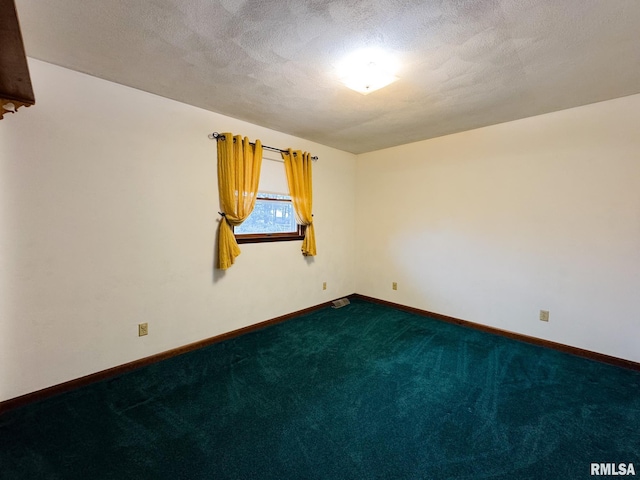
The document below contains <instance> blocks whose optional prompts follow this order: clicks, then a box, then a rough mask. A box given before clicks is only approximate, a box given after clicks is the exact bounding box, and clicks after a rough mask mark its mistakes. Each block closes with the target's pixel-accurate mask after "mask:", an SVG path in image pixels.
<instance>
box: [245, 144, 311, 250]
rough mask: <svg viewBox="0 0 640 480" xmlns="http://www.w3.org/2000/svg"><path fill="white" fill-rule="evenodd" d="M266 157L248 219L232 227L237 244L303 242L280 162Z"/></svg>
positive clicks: (302, 230) (301, 227)
mask: <svg viewBox="0 0 640 480" xmlns="http://www.w3.org/2000/svg"><path fill="white" fill-rule="evenodd" d="M264 154H265V156H264V158H263V162H262V169H261V172H260V185H259V187H258V190H259V193H258V197H257V200H256V205H255V207H254V209H253V212H251V215H249V217H248V218H247V219H246V220H245V221H244V222H242V225H240V226H238V227H235V228H234V229H233V232H234V233H235V235H236V240H237V242H238V243H258V242H280V241H287V240H302V239H304V229H305V227H304V226H302V225H298V224H297V223H296V216H295V212H294V211H293V203H292V202H291V197H290V196H289V187H288V185H287V175H286V173H285V170H284V163H282V160H280V159H276V158H269V157H267V156H266V155H268V154H269V152H264Z"/></svg>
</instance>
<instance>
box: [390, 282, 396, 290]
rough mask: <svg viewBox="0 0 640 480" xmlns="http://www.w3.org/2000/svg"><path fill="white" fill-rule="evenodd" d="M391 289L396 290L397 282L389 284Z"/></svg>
mask: <svg viewBox="0 0 640 480" xmlns="http://www.w3.org/2000/svg"><path fill="white" fill-rule="evenodd" d="M391 288H393V289H394V290H397V289H398V282H393V283H392V284H391Z"/></svg>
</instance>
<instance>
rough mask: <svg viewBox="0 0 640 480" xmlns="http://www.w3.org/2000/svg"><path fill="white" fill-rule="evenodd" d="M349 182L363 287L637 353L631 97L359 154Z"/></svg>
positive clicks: (636, 113) (638, 137)
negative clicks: (545, 314) (544, 315)
mask: <svg viewBox="0 0 640 480" xmlns="http://www.w3.org/2000/svg"><path fill="white" fill-rule="evenodd" d="M356 191H357V207H356V212H357V224H356V225H357V244H358V247H359V249H358V254H357V255H358V256H357V287H356V290H357V291H358V292H359V293H362V294H364V295H370V296H373V297H378V298H382V299H386V300H389V301H393V302H398V303H401V304H405V305H409V306H413V307H418V308H422V309H426V310H429V311H434V312H439V313H443V314H446V315H450V316H453V317H458V318H462V319H465V320H470V321H473V322H478V323H482V324H486V325H490V326H494V327H498V328H502V329H506V330H511V331H514V332H518V333H522V334H526V335H533V336H535V337H540V338H544V339H549V340H553V341H556V342H560V343H564V344H568V345H573V346H576V347H580V348H586V349H589V350H593V351H596V352H601V353H605V354H610V355H614V356H618V357H622V358H626V359H630V360H634V361H640V348H638V339H640V294H639V293H638V292H640V95H635V96H631V97H626V98H620V99H617V100H613V101H608V102H603V103H598V104H593V105H588V106H584V107H580V108H575V109H571V110H565V111H561V112H557V113H553V114H548V115H542V116H538V117H532V118H528V119H524V120H519V121H515V122H510V123H505V124H501V125H495V126H491V127H487V128H482V129H478V130H474V131H469V132H464V133H460V134H456V135H450V136H446V137H441V138H437V139H432V140H428V141H423V142H418V143H414V144H409V145H404V146H400V147H396V148H390V149H386V150H381V151H377V152H373V153H369V154H364V155H360V156H359V157H358V172H357V189H356ZM393 281H397V282H398V285H399V288H398V291H392V290H391V282H393ZM541 309H544V310H549V311H550V322H549V323H543V322H540V321H539V320H538V314H539V310H541Z"/></svg>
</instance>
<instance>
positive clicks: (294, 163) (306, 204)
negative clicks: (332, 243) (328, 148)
mask: <svg viewBox="0 0 640 480" xmlns="http://www.w3.org/2000/svg"><path fill="white" fill-rule="evenodd" d="M282 158H283V159H284V168H285V170H286V172H287V183H288V184H289V194H290V195H291V199H292V202H293V208H294V210H295V212H296V220H297V221H298V224H299V225H306V227H307V228H306V230H305V235H304V240H303V241H302V254H303V255H306V256H309V257H313V256H315V254H316V234H315V230H314V227H313V213H312V206H313V187H312V175H311V155H309V153H307V152H304V153H303V152H301V151H300V150H296V151H295V152H294V151H293V150H292V149H289V151H287V152H282Z"/></svg>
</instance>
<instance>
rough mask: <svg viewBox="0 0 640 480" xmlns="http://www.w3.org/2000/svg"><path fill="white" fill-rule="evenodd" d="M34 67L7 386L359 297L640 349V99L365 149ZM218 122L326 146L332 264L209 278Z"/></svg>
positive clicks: (269, 267) (21, 132)
mask: <svg viewBox="0 0 640 480" xmlns="http://www.w3.org/2000/svg"><path fill="white" fill-rule="evenodd" d="M30 66H31V73H32V77H33V81H34V86H35V90H36V93H37V101H38V103H37V105H36V106H35V107H32V108H29V109H21V110H20V113H19V114H17V115H13V116H8V117H6V119H5V120H3V121H2V124H0V401H1V400H6V399H9V398H13V397H15V396H18V395H21V394H24V393H28V392H31V391H35V390H38V389H42V388H45V387H48V386H51V385H55V384H58V383H61V382H64V381H67V380H71V379H74V378H77V377H80V376H83V375H86V374H89V373H93V372H96V371H100V370H103V369H106V368H110V367H113V366H116V365H120V364H123V363H126V362H129V361H133V360H136V359H139V358H143V357H146V356H149V355H152V354H154V353H158V352H162V351H165V350H168V349H171V348H174V347H177V346H181V345H185V344H188V343H190V342H193V341H197V340H200V339H203V338H207V337H211V336H214V335H217V334H220V333H223V332H227V331H231V330H234V329H237V328H240V327H243V326H246V325H249V324H253V323H257V322H260V321H262V320H266V319H269V318H273V317H276V316H278V315H282V314H285V313H289V312H292V311H296V310H299V309H302V308H306V307H309V306H312V305H315V304H318V303H322V302H325V301H327V300H331V299H334V298H337V297H340V296H344V295H348V294H350V293H353V292H358V293H362V294H364V295H370V296H373V297H378V298H381V299H386V300H390V301H394V302H398V303H402V304H405V305H410V306H414V307H418V308H423V309H426V310H431V311H435V312H440V313H443V314H446V315H450V316H454V317H459V318H463V319H466V320H470V321H473V322H479V323H483V324H486V325H490V326H495V327H498V328H503V329H507V330H511V331H514V332H518V333H523V334H527V335H533V336H536V337H540V338H545V339H550V340H553V341H557V342H561V343H565V344H568V345H573V346H577V347H581V348H586V349H589V350H594V351H597V352H602V353H606V354H610V355H615V356H618V357H622V358H627V359H630V360H634V361H640V350H638V348H637V339H638V338H640V295H638V294H637V292H638V291H640V135H638V134H637V131H638V125H640V95H636V96H632V97H626V98H622V99H618V100H613V101H609V102H603V103H599V104H594V105H589V106H585V107H581V108H576V109H572V110H565V111H562V112H557V113H554V114H549V115H543V116H539V117H533V118H529V119H524V120H520V121H516V122H510V123H506V124H502V125H496V126H492V127H488V128H483V129H479V130H474V131H470V132H465V133H460V134H456V135H450V136H447V137H441V138H437V139H433V140H428V141H424V142H419V143H415V144H410V145H404V146H400V147H396V148H391V149H386V150H381V151H378V152H372V153H369V154H364V155H360V156H358V157H357V158H356V156H355V155H352V154H349V153H345V152H341V151H338V150H335V149H332V148H329V147H325V146H322V145H318V144H315V143H312V142H309V141H305V140H302V139H299V138H294V137H291V136H288V135H285V134H282V133H279V132H275V131H272V130H268V129H265V128H261V127H258V126H255V125H251V124H248V123H245V122H241V121H239V120H235V119H232V118H229V117H225V116H222V115H218V114H215V113H211V112H208V111H204V110H201V109H198V108H195V107H191V106H188V105H184V104H181V103H178V102H174V101H171V100H167V99H164V98H160V97H157V96H154V95H150V94H147V93H144V92H140V91H138V90H134V89H131V88H127V87H123V86H121V85H117V84H114V83H110V82H106V81H103V80H99V79H96V78H93V77H89V76H86V75H83V74H79V73H76V72H72V71H70V70H66V69H62V68H59V67H55V66H52V65H49V64H46V63H43V62H39V61H35V60H31V62H30ZM214 130H217V131H225V130H227V131H233V132H238V133H242V134H244V135H247V136H249V137H250V138H252V139H255V138H260V139H261V140H262V141H263V143H265V144H267V145H275V146H282V147H289V146H293V147H296V148H301V149H306V150H309V151H311V152H312V153H313V154H314V155H319V156H320V161H319V162H317V163H316V164H315V169H314V193H315V209H314V210H315V212H314V213H315V221H316V224H317V236H318V250H319V255H318V257H316V258H315V259H314V260H312V261H308V260H305V259H304V258H303V257H302V256H301V255H300V253H299V248H300V244H299V242H285V243H271V244H254V245H243V246H242V250H243V253H242V255H241V256H240V257H239V258H238V260H237V263H236V265H235V266H234V267H232V268H231V269H230V270H229V271H227V272H226V273H225V274H220V273H219V272H214V270H213V268H212V265H213V243H214V238H215V227H216V222H217V220H218V219H217V218H216V217H217V215H216V212H217V210H218V207H219V204H218V196H217V179H216V159H215V142H214V141H212V140H209V139H208V138H207V134H208V133H210V132H212V131H214ZM336 212H339V214H336ZM356 242H357V247H356ZM323 281H326V282H328V290H327V291H322V290H321V285H322V282H323ZM393 281H396V282H398V284H399V290H398V291H392V290H391V282H393ZM540 309H545V310H550V312H551V321H550V322H549V323H548V324H547V323H543V322H540V321H539V320H538V319H537V318H538V311H539V310H540ZM140 322H149V329H150V334H149V336H147V337H142V338H138V337H137V324H138V323H140Z"/></svg>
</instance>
